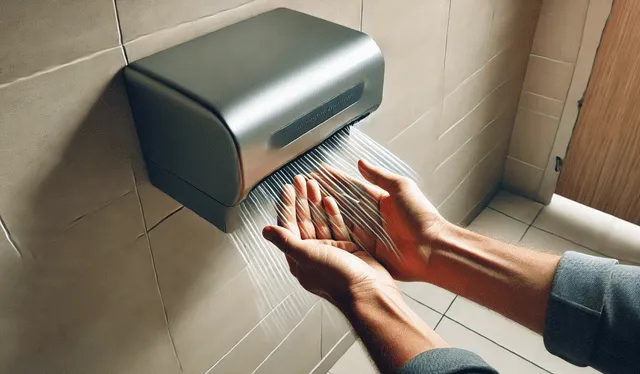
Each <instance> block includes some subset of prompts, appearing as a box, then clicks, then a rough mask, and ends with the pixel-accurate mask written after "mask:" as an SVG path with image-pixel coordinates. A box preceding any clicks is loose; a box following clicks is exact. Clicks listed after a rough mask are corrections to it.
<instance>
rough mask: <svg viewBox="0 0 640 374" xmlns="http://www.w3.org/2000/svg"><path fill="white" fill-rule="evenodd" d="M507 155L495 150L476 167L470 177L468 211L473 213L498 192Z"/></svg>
mask: <svg viewBox="0 0 640 374" xmlns="http://www.w3.org/2000/svg"><path fill="white" fill-rule="evenodd" d="M505 162H506V154H505V153H504V151H502V150H501V149H495V150H493V151H492V152H491V153H489V154H488V155H487V156H485V158H484V159H483V160H482V161H480V162H479V163H478V165H476V167H475V168H473V170H472V171H471V174H470V175H469V196H468V197H467V211H471V210H473V209H474V208H475V206H476V205H478V203H480V202H481V201H483V200H484V199H485V198H486V197H487V195H489V194H492V193H494V191H496V190H497V188H498V186H499V184H500V180H501V179H502V173H503V172H504V165H505Z"/></svg>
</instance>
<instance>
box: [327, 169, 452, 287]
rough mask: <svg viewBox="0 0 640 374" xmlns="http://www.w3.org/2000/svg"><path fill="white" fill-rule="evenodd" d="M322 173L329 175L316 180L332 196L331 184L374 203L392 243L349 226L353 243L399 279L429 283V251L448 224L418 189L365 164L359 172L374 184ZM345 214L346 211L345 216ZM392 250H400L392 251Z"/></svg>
mask: <svg viewBox="0 0 640 374" xmlns="http://www.w3.org/2000/svg"><path fill="white" fill-rule="evenodd" d="M323 168H324V169H325V170H324V171H321V172H320V174H319V175H315V177H316V178H318V179H319V180H321V182H322V184H323V186H324V187H325V188H326V189H327V190H328V191H329V193H330V194H332V193H331V192H332V187H331V186H332V183H331V181H330V180H333V181H334V182H335V181H340V182H339V185H340V186H341V187H342V188H343V189H346V190H347V192H349V191H348V190H351V192H353V195H355V196H362V195H363V192H364V194H365V195H366V196H368V198H370V199H371V201H372V202H373V206H374V207H375V209H377V210H378V213H379V215H380V216H381V225H382V228H383V229H384V231H386V233H387V234H388V237H389V238H390V239H391V241H392V243H390V242H389V241H388V240H384V238H383V237H381V236H380V235H379V234H376V233H375V232H373V230H371V229H367V228H366V227H363V225H358V224H353V223H352V222H348V224H349V225H350V226H352V232H353V236H354V240H355V241H356V242H358V244H360V245H361V246H363V247H364V248H365V249H366V250H367V252H369V253H371V254H372V255H373V256H374V257H375V258H376V259H377V260H378V261H380V262H381V263H382V264H383V265H384V266H385V268H386V269H387V270H388V271H389V272H390V273H391V275H392V276H393V277H394V278H395V279H398V280H402V281H419V280H421V281H423V280H425V274H426V273H427V270H426V268H427V265H428V262H429V257H430V254H431V251H432V249H433V248H434V246H435V244H436V242H437V240H438V236H439V234H440V232H441V231H442V230H443V229H444V228H446V227H447V225H448V222H447V221H446V220H445V219H444V218H442V216H441V215H440V214H439V213H438V211H437V209H436V208H435V207H434V206H433V204H431V202H429V200H428V199H427V198H426V197H425V196H424V194H423V193H422V191H420V189H419V187H418V186H417V185H416V183H415V182H414V181H412V180H411V179H409V178H406V177H403V176H400V175H397V174H394V173H392V172H390V171H388V170H385V169H383V168H380V167H377V166H374V165H372V164H370V163H368V162H366V161H363V160H360V161H359V162H358V170H359V171H360V174H362V176H363V177H364V178H365V179H366V180H367V181H369V182H371V184H368V183H362V182H360V181H358V180H357V179H354V178H351V177H350V176H348V175H347V174H345V173H343V172H341V171H340V170H337V169H335V168H332V167H330V166H324V167H323ZM333 185H334V186H335V185H337V184H336V183H333ZM333 192H335V191H333ZM337 195H340V194H339V193H338V194H337ZM337 197H338V199H339V203H341V205H346V206H348V205H349V204H348V202H346V201H344V200H342V201H340V199H341V198H340V196H337ZM361 203H365V204H366V202H361ZM347 209H348V208H346V207H345V209H343V210H347ZM351 209H353V208H351ZM357 214H358V213H354V215H357ZM347 221H349V220H347ZM392 246H395V247H396V248H390V247H392Z"/></svg>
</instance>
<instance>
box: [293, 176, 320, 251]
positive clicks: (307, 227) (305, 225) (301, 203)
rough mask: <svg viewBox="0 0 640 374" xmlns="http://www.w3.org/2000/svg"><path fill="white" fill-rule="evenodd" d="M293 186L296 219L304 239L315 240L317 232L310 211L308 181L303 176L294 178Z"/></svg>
mask: <svg viewBox="0 0 640 374" xmlns="http://www.w3.org/2000/svg"><path fill="white" fill-rule="evenodd" d="M293 185H294V187H295V190H296V199H295V201H296V219H297V221H298V228H299V229H300V237H301V238H302V239H315V238H316V230H315V228H314V227H313V222H311V212H310V211H309V201H308V200H307V181H306V180H305V179H304V177H303V176H302V175H296V176H295V177H294V178H293Z"/></svg>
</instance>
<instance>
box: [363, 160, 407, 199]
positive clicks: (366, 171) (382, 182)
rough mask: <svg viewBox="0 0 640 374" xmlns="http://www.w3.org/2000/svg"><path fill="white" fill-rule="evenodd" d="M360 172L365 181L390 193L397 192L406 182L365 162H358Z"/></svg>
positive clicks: (400, 177) (396, 175)
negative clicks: (402, 183)
mask: <svg viewBox="0 0 640 374" xmlns="http://www.w3.org/2000/svg"><path fill="white" fill-rule="evenodd" d="M358 170H359V171H360V174H362V176H363V177H364V179H366V180H368V181H369V182H371V183H373V184H375V185H376V186H379V187H381V188H382V189H383V190H385V191H388V192H392V191H395V190H397V189H398V187H399V185H400V184H401V182H402V181H403V180H404V177H402V176H400V175H398V174H395V173H392V172H390V171H389V170H387V169H383V168H381V167H378V166H374V165H372V164H371V163H369V162H367V161H365V160H360V161H358Z"/></svg>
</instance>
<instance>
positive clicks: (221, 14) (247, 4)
mask: <svg viewBox="0 0 640 374" xmlns="http://www.w3.org/2000/svg"><path fill="white" fill-rule="evenodd" d="M253 5H255V1H251V0H249V1H247V2H244V3H242V4H240V5H236V6H232V7H231V8H226V9H222V10H220V11H219V12H217V13H214V14H206V15H203V16H201V17H198V18H196V19H192V20H190V21H184V22H181V23H178V24H177V25H171V26H167V27H165V28H162V29H159V30H155V31H151V32H149V33H148V34H143V35H139V36H136V37H135V38H133V39H131V40H128V41H127V42H126V43H125V44H130V43H133V42H136V41H138V40H141V39H146V38H148V37H153V36H154V35H155V34H157V33H162V32H171V31H173V30H175V29H179V28H182V27H185V26H189V25H192V24H195V23H198V22H200V21H205V20H208V19H212V18H215V17H224V15H225V14H227V13H228V12H232V11H235V10H237V9H242V8H245V7H251V6H253ZM259 9H260V8H259ZM269 10H272V9H264V8H263V9H261V10H259V12H261V13H263V12H267V11H269ZM251 14H252V15H253V13H251ZM248 17H251V15H249V16H248ZM248 17H241V19H247V18H248ZM239 21H240V20H238V21H236V22H234V23H237V22H239ZM207 30H209V31H205V33H204V34H207V33H210V32H212V31H214V30H211V29H207ZM204 34H202V35H204ZM192 38H193V37H192Z"/></svg>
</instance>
